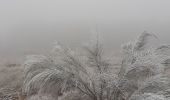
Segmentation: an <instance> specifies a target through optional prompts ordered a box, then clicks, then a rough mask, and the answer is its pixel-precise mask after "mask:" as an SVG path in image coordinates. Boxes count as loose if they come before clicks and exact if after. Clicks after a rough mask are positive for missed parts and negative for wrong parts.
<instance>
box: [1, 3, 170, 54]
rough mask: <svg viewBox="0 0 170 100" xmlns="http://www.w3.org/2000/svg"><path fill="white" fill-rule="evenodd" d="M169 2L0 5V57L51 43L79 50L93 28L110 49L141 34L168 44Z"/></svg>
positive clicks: (35, 50) (42, 49)
mask: <svg viewBox="0 0 170 100" xmlns="http://www.w3.org/2000/svg"><path fill="white" fill-rule="evenodd" d="M169 4H170V2H169V1H168V0H163V1H162V0H156V1H155V0H149V1H148V0H141V1H139V0H127V1H122V0H72V1H67V0H50V1H46V0H27V1H23V0H12V1H11V0H1V1H0V12H1V13H0V55H1V56H3V57H5V56H6V57H7V56H8V57H12V56H16V57H17V56H18V55H20V56H21V57H23V55H26V54H31V53H38V52H42V53H44V52H47V51H48V50H49V48H50V47H51V46H52V45H53V42H54V41H56V40H57V41H61V42H63V43H65V44H67V45H72V46H77V45H80V43H83V42H84V41H87V39H89V38H90V36H91V34H92V33H91V31H95V30H96V29H97V30H98V31H99V32H100V35H101V37H103V40H104V44H105V46H106V47H107V49H109V50H115V51H119V50H120V45H121V44H122V43H124V42H126V41H128V40H132V39H133V38H134V37H136V36H138V34H140V33H142V32H143V31H148V32H150V33H154V34H156V35H157V36H158V37H159V38H160V40H161V41H163V42H165V43H170V41H169V36H170V35H169V33H170V29H169V26H170V23H169V22H170V19H169V17H170V13H169V9H170V7H169Z"/></svg>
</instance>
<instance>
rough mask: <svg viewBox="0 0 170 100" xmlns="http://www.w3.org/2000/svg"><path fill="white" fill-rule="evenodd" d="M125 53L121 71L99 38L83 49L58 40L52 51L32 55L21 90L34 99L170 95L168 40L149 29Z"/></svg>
mask: <svg viewBox="0 0 170 100" xmlns="http://www.w3.org/2000/svg"><path fill="white" fill-rule="evenodd" d="M121 57H122V59H121V64H120V67H119V70H118V69H115V66H114V64H113V63H112V62H114V61H112V60H110V59H109V58H107V57H106V56H105V55H104V50H103V48H102V44H101V43H100V41H99V39H95V40H94V41H92V42H90V43H88V45H87V46H84V47H82V48H81V49H75V48H68V47H65V46H63V45H62V44H60V43H56V45H55V46H54V49H53V50H52V52H51V53H50V54H49V55H46V56H44V55H33V56H29V57H28V58H27V60H26V62H25V64H24V84H23V88H22V92H23V94H24V95H26V97H27V99H30V100H35V99H34V98H36V100H39V99H38V98H39V96H40V97H42V96H46V97H44V98H47V97H49V98H51V99H52V100H53V99H55V100H56V99H59V100H169V99H170V77H168V75H167V74H166V73H165V71H166V70H168V67H170V66H169V63H170V62H169V61H170V46H169V45H162V44H161V43H159V40H158V38H157V37H156V36H155V35H153V34H149V33H146V32H145V33H143V34H141V35H140V36H139V37H138V38H137V39H136V40H134V41H132V42H129V43H126V44H124V45H123V46H122V56H121ZM115 70H116V71H115ZM36 96H37V97H36ZM40 100H42V99H40ZM44 100H47V99H44ZM48 100H49V99H48Z"/></svg>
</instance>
